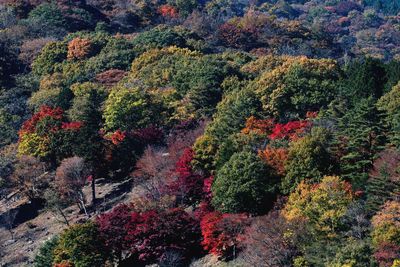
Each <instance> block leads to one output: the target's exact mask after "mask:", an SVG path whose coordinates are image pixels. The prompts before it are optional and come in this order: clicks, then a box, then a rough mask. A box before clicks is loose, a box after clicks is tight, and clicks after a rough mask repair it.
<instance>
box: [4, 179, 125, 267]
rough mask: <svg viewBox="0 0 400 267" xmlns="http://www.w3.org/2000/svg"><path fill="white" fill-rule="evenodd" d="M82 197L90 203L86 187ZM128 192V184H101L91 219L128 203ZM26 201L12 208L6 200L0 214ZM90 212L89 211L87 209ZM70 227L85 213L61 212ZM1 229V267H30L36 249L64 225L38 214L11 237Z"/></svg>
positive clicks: (56, 218)
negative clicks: (63, 213)
mask: <svg viewBox="0 0 400 267" xmlns="http://www.w3.org/2000/svg"><path fill="white" fill-rule="evenodd" d="M83 191H84V193H85V196H86V198H87V199H88V200H90V196H91V188H90V186H89V185H88V186H85V188H84V190H83ZM130 191H131V181H130V180H127V181H123V182H119V183H103V182H102V181H101V180H100V181H99V183H97V186H96V197H97V199H98V204H97V207H96V210H95V211H93V210H92V211H91V212H90V216H91V217H92V218H94V216H96V214H99V213H101V212H104V211H107V210H110V209H111V208H112V207H113V206H115V205H116V204H117V203H121V202H125V201H129V192H130ZM27 202H28V200H27V199H24V198H22V199H19V200H18V201H15V202H14V203H13V204H12V206H11V205H9V204H8V205H6V203H5V200H4V199H3V200H1V201H0V213H4V212H6V211H7V209H9V208H10V207H11V208H12V207H16V206H19V205H23V204H26V203H27ZM88 210H89V211H90V210H91V207H90V206H89V207H88ZM64 212H65V214H66V215H67V217H68V220H69V223H70V224H74V223H77V222H81V221H84V220H86V219H87V216H86V215H85V214H84V213H81V212H79V209H78V207H77V206H76V205H74V206H71V207H69V208H67V209H65V210H64ZM1 226H2V227H0V267H11V266H13V267H14V266H32V265H33V259H34V257H35V255H36V253H37V251H38V249H39V247H40V246H41V245H42V244H43V243H44V242H45V241H47V240H49V239H50V238H51V237H53V236H54V235H55V234H59V233H60V232H61V231H62V230H63V229H65V228H67V225H66V224H65V223H64V222H63V220H62V218H61V216H59V215H56V214H54V213H52V212H49V211H46V210H41V211H39V214H38V216H36V217H35V218H33V219H31V220H28V221H26V222H23V223H21V224H19V225H17V226H15V227H14V228H13V229H12V232H13V235H14V237H13V238H12V235H11V232H10V231H9V229H7V228H8V227H7V225H4V223H3V225H1Z"/></svg>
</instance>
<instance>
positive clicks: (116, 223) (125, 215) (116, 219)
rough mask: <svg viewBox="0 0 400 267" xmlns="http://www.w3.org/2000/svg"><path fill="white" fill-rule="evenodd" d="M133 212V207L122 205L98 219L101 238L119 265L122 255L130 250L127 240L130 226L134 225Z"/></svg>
mask: <svg viewBox="0 0 400 267" xmlns="http://www.w3.org/2000/svg"><path fill="white" fill-rule="evenodd" d="M133 212H134V209H133V206H130V205H126V204H120V205H118V206H116V207H114V208H113V209H112V211H110V212H107V213H103V214H101V215H100V216H98V217H97V218H96V224H97V226H98V229H99V233H100V236H101V238H102V239H103V240H104V244H105V246H106V247H107V248H108V250H109V251H111V253H112V255H113V257H114V258H115V259H117V261H118V263H120V262H121V260H122V253H123V252H124V251H126V250H128V249H129V247H128V244H126V240H125V239H126V237H127V236H128V229H129V226H128V225H129V223H132V221H131V216H132V213H133Z"/></svg>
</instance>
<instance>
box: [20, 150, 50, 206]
mask: <svg viewBox="0 0 400 267" xmlns="http://www.w3.org/2000/svg"><path fill="white" fill-rule="evenodd" d="M46 167H47V166H46V164H45V163H43V162H40V160H39V159H37V158H34V157H31V156H21V157H20V158H18V162H17V163H16V164H15V171H14V173H13V175H12V180H13V182H14V183H15V184H16V186H17V188H18V189H19V190H21V192H22V193H23V194H25V195H26V196H28V197H29V198H30V199H34V198H37V197H40V196H41V195H42V193H43V191H44V190H45V189H46V188H47V187H48V184H49V182H50V179H51V176H50V175H49V173H48V172H47V171H46Z"/></svg>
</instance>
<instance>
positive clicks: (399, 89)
mask: <svg viewBox="0 0 400 267" xmlns="http://www.w3.org/2000/svg"><path fill="white" fill-rule="evenodd" d="M378 109H379V110H381V111H383V112H385V113H386V121H387V124H388V126H389V130H390V135H389V138H390V141H391V143H392V144H394V145H395V146H397V147H400V83H399V84H397V85H396V86H394V87H393V88H392V90H391V91H389V92H388V93H386V94H385V95H383V96H382V97H381V98H380V99H379V100H378Z"/></svg>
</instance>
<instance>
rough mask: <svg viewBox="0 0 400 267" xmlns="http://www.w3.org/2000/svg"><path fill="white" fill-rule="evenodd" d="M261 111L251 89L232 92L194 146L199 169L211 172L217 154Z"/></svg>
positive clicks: (221, 103) (195, 159)
mask: <svg viewBox="0 0 400 267" xmlns="http://www.w3.org/2000/svg"><path fill="white" fill-rule="evenodd" d="M260 110H261V102H260V101H259V99H258V98H257V96H256V94H255V93H254V92H253V91H252V90H251V89H250V88H247V87H246V88H244V89H243V90H240V91H232V92H230V93H229V94H228V95H226V96H225V97H224V98H223V99H222V101H221V102H220V103H219V104H218V106H217V112H216V114H215V115H214V120H213V121H212V122H211V123H210V124H209V125H208V126H207V128H206V131H205V134H204V137H201V138H199V139H198V140H197V141H196V143H195V144H194V150H195V157H194V164H195V166H196V167H197V168H198V169H203V170H207V171H211V170H212V169H213V168H214V167H215V160H216V159H215V154H216V151H218V149H219V146H220V145H221V144H222V143H223V142H225V141H226V140H227V138H228V137H229V136H230V135H232V134H235V133H237V132H239V131H240V130H241V129H243V128H244V126H245V123H246V120H247V118H248V117H250V116H252V115H256V114H257V113H258V112H259V111H260Z"/></svg>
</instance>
